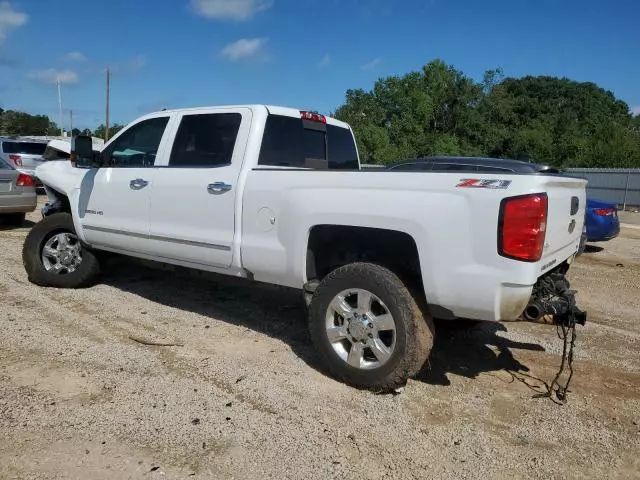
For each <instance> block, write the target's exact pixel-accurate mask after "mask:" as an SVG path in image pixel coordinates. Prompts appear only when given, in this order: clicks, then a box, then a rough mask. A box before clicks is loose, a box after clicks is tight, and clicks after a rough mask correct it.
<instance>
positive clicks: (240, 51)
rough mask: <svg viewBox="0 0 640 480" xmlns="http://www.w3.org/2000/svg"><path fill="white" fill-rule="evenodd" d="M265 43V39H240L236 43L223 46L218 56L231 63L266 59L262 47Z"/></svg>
mask: <svg viewBox="0 0 640 480" xmlns="http://www.w3.org/2000/svg"><path fill="white" fill-rule="evenodd" d="M266 43H267V39H266V38H241V39H240V40H238V41H237V42H233V43H230V44H229V45H227V46H225V47H224V48H223V49H222V50H221V51H220V55H221V56H222V57H223V58H226V59H227V60H230V61H232V62H238V61H240V60H251V59H259V58H262V59H266V54H265V53H264V45H265V44H266Z"/></svg>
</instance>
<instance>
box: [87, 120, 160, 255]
mask: <svg viewBox="0 0 640 480" xmlns="http://www.w3.org/2000/svg"><path fill="white" fill-rule="evenodd" d="M169 118H170V117H169V115H166V114H164V115H158V116H155V117H151V118H149V117H147V118H145V119H143V120H141V121H140V122H138V123H136V124H134V125H132V126H130V127H128V128H127V129H126V130H125V131H123V132H121V133H120V134H119V135H118V136H117V137H115V138H114V139H113V141H112V142H110V143H109V144H108V145H107V146H106V147H105V148H104V150H103V151H102V164H103V165H104V166H102V167H100V168H93V169H90V170H89V171H88V172H87V173H86V174H85V176H84V179H83V181H82V184H81V186H80V196H79V202H78V207H79V208H78V210H79V211H78V215H79V218H80V223H81V225H82V230H83V232H84V235H85V239H86V241H87V242H88V243H89V244H91V245H95V246H97V247H108V248H113V249H117V250H122V251H125V252H138V253H145V252H146V250H147V249H148V247H149V244H148V242H149V211H150V202H151V191H152V190H153V183H154V177H155V173H156V170H155V168H154V166H155V165H156V163H157V162H160V161H162V160H163V159H164V157H165V156H168V152H167V147H166V144H167V142H168V140H169V139H168V135H167V132H168V129H167V125H168V123H169Z"/></svg>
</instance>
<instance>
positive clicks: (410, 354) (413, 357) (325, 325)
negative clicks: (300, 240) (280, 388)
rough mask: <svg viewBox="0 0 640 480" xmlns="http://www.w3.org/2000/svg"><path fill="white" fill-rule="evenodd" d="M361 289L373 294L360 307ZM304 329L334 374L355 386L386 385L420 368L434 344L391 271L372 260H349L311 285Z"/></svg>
mask: <svg viewBox="0 0 640 480" xmlns="http://www.w3.org/2000/svg"><path fill="white" fill-rule="evenodd" d="M360 295H363V298H365V299H369V298H372V299H373V300H368V302H369V303H368V305H369V307H364V308H361V304H360V299H359V298H360V297H359V296H360ZM345 302H346V303H347V304H346V305H345ZM336 305H341V306H339V307H338V308H337V309H336V308H335V306H336ZM350 309H351V311H350ZM339 312H344V313H339ZM362 312H369V313H368V314H364V315H363V314H362ZM383 318H384V320H379V319H383ZM334 321H335V322H336V323H335V324H334V323H333V322H334ZM391 324H393V327H391ZM334 325H337V326H334ZM382 325H387V327H386V328H383V327H382ZM369 329H371V330H369ZM309 332H310V335H311V340H312V341H313V343H314V345H315V347H316V348H317V350H318V351H319V352H320V354H321V355H322V358H323V360H324V361H325V364H326V366H327V368H328V370H329V372H330V373H331V374H332V375H333V376H335V377H336V378H337V379H339V380H341V381H343V382H345V383H347V384H348V385H351V386H354V387H357V388H366V389H371V390H375V391H390V390H393V389H396V388H398V387H402V386H404V385H405V384H406V381H407V379H408V378H410V377H412V376H414V375H415V374H417V373H418V372H419V371H420V369H421V368H422V366H423V365H424V363H425V361H426V360H427V358H428V357H429V354H430V352H431V348H432V347H433V332H434V328H433V322H432V320H431V318H430V317H425V316H424V315H423V313H422V312H421V310H420V308H419V307H418V305H417V303H416V301H415V300H414V298H413V296H412V295H411V293H409V290H408V289H407V287H406V286H405V285H404V284H403V283H402V281H401V280H400V279H399V278H398V277H397V276H396V274H395V273H393V272H392V271H390V270H388V269H387V268H384V267H382V266H379V265H375V264H371V263H352V264H349V265H345V266H343V267H340V268H338V269H336V270H334V271H333V272H331V273H330V274H329V275H327V276H326V277H325V278H324V279H323V280H322V281H321V282H320V284H319V285H318V287H317V288H316V289H315V292H314V294H313V298H312V300H311V304H310V305H309ZM336 332H337V333H336ZM369 332H372V333H373V336H372V334H371V333H369ZM336 335H337V336H336ZM367 335H368V337H369V338H367ZM330 336H331V337H332V338H331V339H330ZM376 342H378V343H376ZM379 342H383V344H382V345H381V344H380V343H379ZM379 345H381V346H382V353H383V354H384V355H382V354H381V353H380V352H381V350H380V346H379ZM353 348H356V351H355V352H356V353H354V360H355V361H354V360H351V354H352V349H353ZM361 352H364V353H361ZM356 356H359V357H360V359H359V360H357V359H355V357H356Z"/></svg>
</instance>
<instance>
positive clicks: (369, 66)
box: [360, 58, 382, 70]
mask: <svg viewBox="0 0 640 480" xmlns="http://www.w3.org/2000/svg"><path fill="white" fill-rule="evenodd" d="M381 61H382V60H380V59H379V58H374V59H373V60H371V61H370V62H368V63H365V64H364V65H362V67H360V68H362V70H373V69H374V68H376V67H377V66H378V65H380V62H381Z"/></svg>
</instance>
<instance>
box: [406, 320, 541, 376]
mask: <svg viewBox="0 0 640 480" xmlns="http://www.w3.org/2000/svg"><path fill="white" fill-rule="evenodd" d="M461 322H462V323H461V324H458V322H450V321H436V336H435V342H434V345H433V349H432V350H431V356H430V358H429V361H428V362H427V364H426V365H425V367H424V368H423V369H422V371H421V372H420V373H419V374H418V376H417V379H418V380H422V381H424V382H426V383H429V384H432V385H450V384H451V381H450V380H449V379H448V378H447V374H455V375H460V376H463V377H467V378H475V377H477V376H478V375H479V374H481V373H487V372H495V371H500V370H506V371H508V372H521V373H527V372H529V367H527V366H526V365H524V364H522V363H521V362H520V361H518V360H516V359H515V358H514V356H513V354H512V353H511V350H512V349H519V350H531V351H539V352H542V351H544V348H543V347H542V346H541V345H538V344H536V343H523V342H516V341H513V340H509V339H508V338H505V337H503V336H499V335H497V333H498V332H506V331H507V327H506V326H505V324H503V323H498V322H483V321H477V322H473V321H461Z"/></svg>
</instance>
